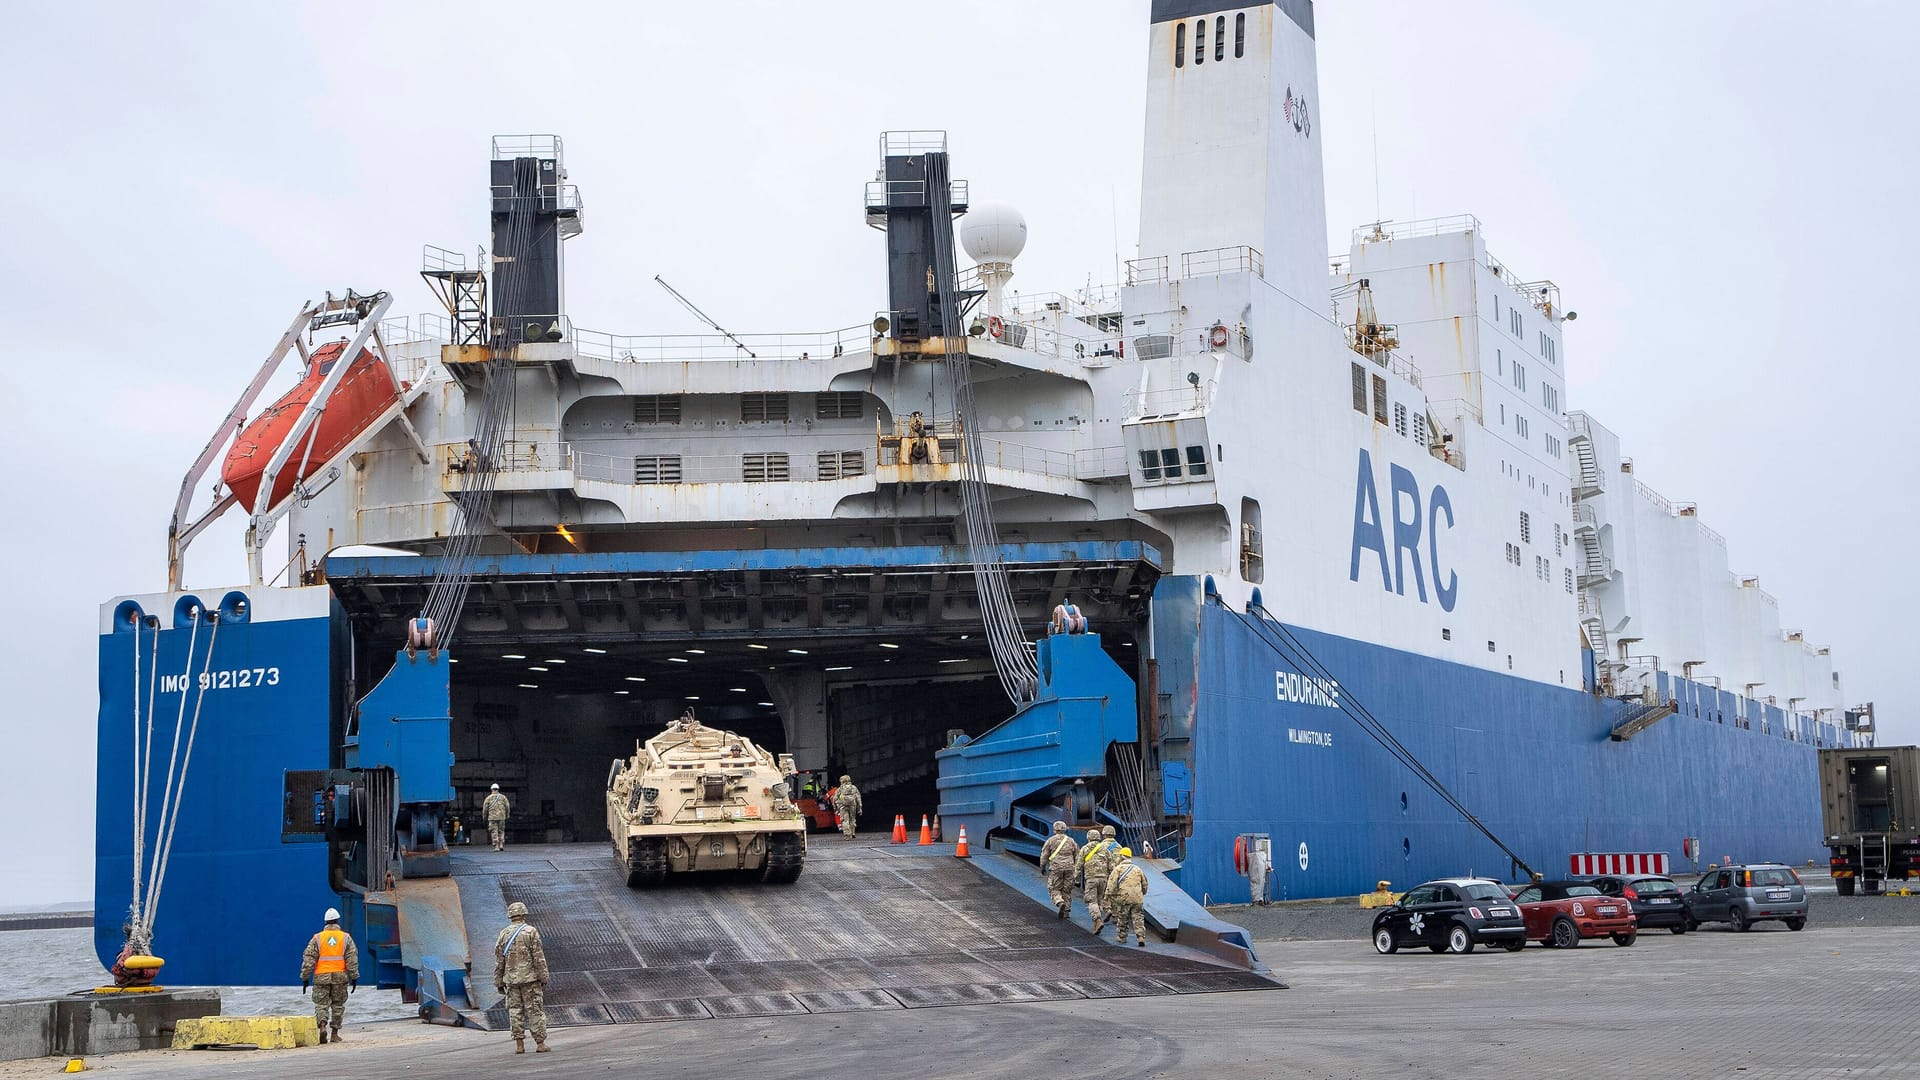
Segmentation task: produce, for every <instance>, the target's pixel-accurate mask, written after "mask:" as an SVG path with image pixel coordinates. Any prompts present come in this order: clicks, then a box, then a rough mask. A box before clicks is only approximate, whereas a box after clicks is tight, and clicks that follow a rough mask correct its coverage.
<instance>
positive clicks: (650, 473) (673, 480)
mask: <svg viewBox="0 0 1920 1080" xmlns="http://www.w3.org/2000/svg"><path fill="white" fill-rule="evenodd" d="M633 482H634V483H636V484H677V483H679V482H680V455H679V454H643V455H641V456H639V457H636V458H634V459H633Z"/></svg>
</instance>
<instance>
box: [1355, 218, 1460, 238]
mask: <svg viewBox="0 0 1920 1080" xmlns="http://www.w3.org/2000/svg"><path fill="white" fill-rule="evenodd" d="M1479 231H1480V219H1479V218H1477V217H1474V216H1473V215H1472V214H1449V215H1447V216H1446V217H1435V218H1422V219H1421V220H1418V221H1380V222H1375V223H1373V224H1370V225H1362V226H1360V227H1358V228H1356V229H1354V230H1353V239H1354V241H1355V242H1356V243H1365V242H1367V241H1377V240H1407V239H1411V238H1413V237H1416V236H1446V235H1448V234H1450V233H1465V232H1479Z"/></svg>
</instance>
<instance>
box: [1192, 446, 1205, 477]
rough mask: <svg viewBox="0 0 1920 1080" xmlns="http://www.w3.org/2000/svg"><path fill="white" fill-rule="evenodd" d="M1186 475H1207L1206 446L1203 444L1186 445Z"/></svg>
mask: <svg viewBox="0 0 1920 1080" xmlns="http://www.w3.org/2000/svg"><path fill="white" fill-rule="evenodd" d="M1187 475H1188V476H1205V475H1207V448H1206V447H1204V446H1189V447H1187Z"/></svg>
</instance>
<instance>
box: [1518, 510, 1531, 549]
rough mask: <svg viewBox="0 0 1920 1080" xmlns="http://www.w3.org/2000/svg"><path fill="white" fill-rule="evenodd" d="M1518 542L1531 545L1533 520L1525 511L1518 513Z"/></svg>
mask: <svg viewBox="0 0 1920 1080" xmlns="http://www.w3.org/2000/svg"><path fill="white" fill-rule="evenodd" d="M1520 542H1521V543H1523V544H1531V543H1533V518H1532V517H1530V516H1528V514H1527V512H1526V511H1525V510H1522V511H1520Z"/></svg>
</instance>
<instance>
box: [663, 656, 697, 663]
mask: <svg viewBox="0 0 1920 1080" xmlns="http://www.w3.org/2000/svg"><path fill="white" fill-rule="evenodd" d="M692 662H693V661H691V660H688V659H687V658H686V657H684V656H669V657H667V663H669V664H690V663H692Z"/></svg>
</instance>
